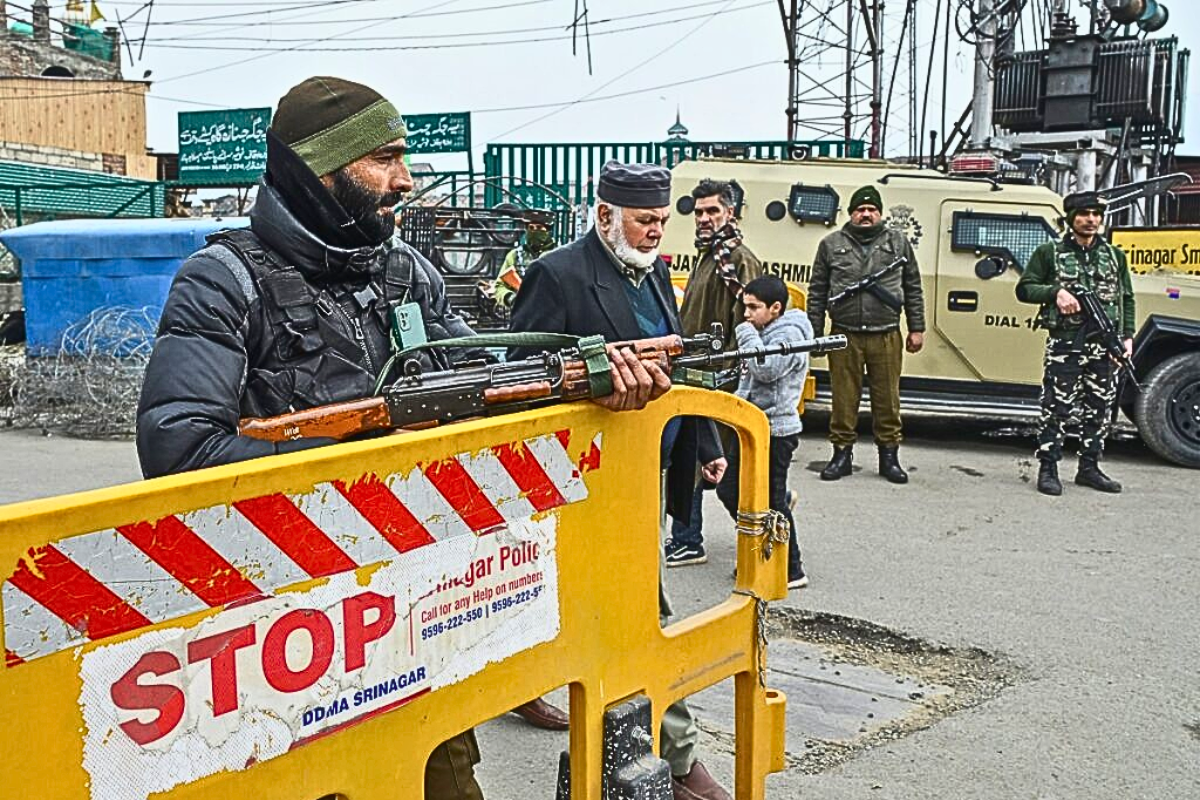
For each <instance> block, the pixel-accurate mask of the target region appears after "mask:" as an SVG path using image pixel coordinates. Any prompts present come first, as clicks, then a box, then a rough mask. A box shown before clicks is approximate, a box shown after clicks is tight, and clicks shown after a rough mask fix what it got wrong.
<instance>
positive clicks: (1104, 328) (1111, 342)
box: [1065, 286, 1142, 392]
mask: <svg viewBox="0 0 1200 800" xmlns="http://www.w3.org/2000/svg"><path fill="white" fill-rule="evenodd" d="M1065 288H1066V290H1067V291H1068V292H1070V293H1071V294H1072V295H1074V297H1075V299H1076V300H1078V301H1079V313H1080V314H1082V315H1083V334H1084V336H1087V337H1088V338H1092V337H1095V339H1096V340H1097V341H1099V342H1100V346H1101V347H1103V348H1104V352H1106V353H1108V355H1109V357H1110V358H1111V359H1112V360H1113V361H1115V362H1116V363H1117V366H1118V368H1119V369H1120V371H1121V372H1124V373H1125V380H1127V381H1129V385H1130V386H1132V387H1133V388H1134V389H1135V390H1137V391H1139V392H1140V391H1141V390H1142V386H1141V384H1139V383H1138V380H1137V374H1136V373H1135V372H1134V367H1133V359H1131V358H1130V357H1129V356H1127V355H1126V354H1125V342H1124V341H1123V340H1122V339H1121V333H1120V331H1118V330H1117V326H1116V325H1113V321H1112V320H1111V319H1109V317H1108V313H1107V312H1106V311H1105V310H1104V304H1103V303H1101V302H1100V298H1099V297H1097V296H1096V293H1095V292H1094V291H1092V290H1091V289H1085V288H1084V287H1082V286H1067V287H1065Z"/></svg>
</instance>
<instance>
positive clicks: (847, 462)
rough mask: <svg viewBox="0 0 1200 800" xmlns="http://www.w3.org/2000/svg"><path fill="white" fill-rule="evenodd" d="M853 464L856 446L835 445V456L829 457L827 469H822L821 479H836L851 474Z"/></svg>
mask: <svg viewBox="0 0 1200 800" xmlns="http://www.w3.org/2000/svg"><path fill="white" fill-rule="evenodd" d="M853 466H854V448H853V447H835V448H833V458H831V459H829V463H828V464H826V465H825V469H823V470H821V480H823V481H836V480H837V479H838V478H844V477H846V476H847V475H849V474H850V470H851V468H852V467H853Z"/></svg>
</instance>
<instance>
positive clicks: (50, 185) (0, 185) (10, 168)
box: [0, 161, 166, 222]
mask: <svg viewBox="0 0 1200 800" xmlns="http://www.w3.org/2000/svg"><path fill="white" fill-rule="evenodd" d="M165 192H166V190H165V188H164V186H163V185H162V184H161V183H155V182H154V181H143V180H137V179H135V178H126V177H124V176H123V175H108V174H106V173H103V172H90V171H88V170H82V169H69V168H67V167H51V166H43V165H41V164H27V163H24V162H20V161H0V206H3V207H4V211H5V213H6V214H7V215H8V218H9V219H10V220H11V221H14V222H15V221H16V219H17V217H18V216H23V215H25V214H38V215H39V216H45V215H63V216H72V217H161V216H162V215H163V205H164V198H165ZM18 211H19V212H20V214H18Z"/></svg>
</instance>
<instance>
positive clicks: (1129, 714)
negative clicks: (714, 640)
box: [0, 421, 1200, 800]
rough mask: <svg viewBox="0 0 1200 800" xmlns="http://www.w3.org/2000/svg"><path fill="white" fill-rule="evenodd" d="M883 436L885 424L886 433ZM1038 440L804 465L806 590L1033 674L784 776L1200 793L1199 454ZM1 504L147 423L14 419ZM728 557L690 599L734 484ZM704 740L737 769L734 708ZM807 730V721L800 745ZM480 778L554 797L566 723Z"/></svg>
mask: <svg viewBox="0 0 1200 800" xmlns="http://www.w3.org/2000/svg"><path fill="white" fill-rule="evenodd" d="M868 438H869V437H868ZM1031 450H1032V446H1031V444H1030V442H1029V440H1028V439H1023V438H1019V437H993V436H989V435H985V430H984V428H983V427H981V426H979V425H972V424H970V423H964V422H961V421H922V422H919V423H915V424H910V426H909V441H908V442H907V443H906V444H905V445H904V446H903V447H902V448H901V458H902V462H903V463H904V464H905V466H906V467H907V468H908V469H909V471H910V474H911V475H912V482H911V483H910V484H909V485H907V486H903V487H901V486H892V485H890V484H888V483H886V482H885V481H883V479H881V478H879V477H878V476H877V475H876V474H875V472H874V464H873V456H874V453H873V452H872V449H871V448H870V447H869V446H868V447H861V446H860V447H859V449H858V453H857V455H858V457H859V463H860V464H861V466H862V469H861V470H859V471H856V472H855V474H854V475H852V476H851V477H849V478H847V479H844V480H842V481H840V482H837V483H832V484H827V483H822V482H821V481H820V480H819V479H818V477H817V475H816V472H815V470H816V469H817V468H819V465H820V464H821V463H823V461H824V459H826V458H827V456H828V445H827V444H826V443H825V441H824V438H823V435H822V433H821V431H820V430H819V429H818V426H814V425H811V424H810V430H809V431H807V432H806V433H805V435H804V436H803V437H802V441H801V445H800V449H799V451H798V454H797V458H796V463H795V464H794V465H793V470H792V481H791V483H792V486H793V488H795V489H796V490H797V491H798V492H799V494H800V504H799V506H798V508H797V520H798V523H799V524H800V526H801V542H802V548H803V552H804V559H805V564H806V567H807V569H808V572H809V574H810V576H811V579H812V585H811V587H810V588H808V589H805V590H801V591H794V592H793V593H792V596H791V597H790V598H789V599H788V600H787V601H786V604H787V605H790V606H794V607H797V608H803V609H810V610H817V611H825V612H830V613H833V614H838V615H842V616H846V617H853V618H859V619H864V620H870V621H872V622H875V623H878V624H880V625H883V626H886V627H888V628H891V629H894V630H896V631H900V632H903V633H905V634H908V635H910V636H913V637H917V638H920V639H922V640H926V641H928V642H931V643H933V644H944V645H948V646H953V647H961V648H981V649H983V650H985V651H987V652H989V653H992V654H994V655H996V656H997V657H999V658H1001V659H1004V660H1005V661H1006V662H1007V663H1009V664H1011V665H1012V666H1013V667H1014V670H1015V681H1014V683H1013V685H1012V686H1009V687H1007V688H1005V689H1004V690H1003V691H1001V692H1000V693H999V695H998V696H996V697H995V698H993V699H991V700H990V701H988V702H986V703H984V704H982V705H979V706H977V707H975V708H971V709H968V710H966V711H962V712H959V713H957V714H953V715H951V716H949V717H947V718H945V719H941V720H940V721H938V722H937V723H936V724H934V725H932V726H931V727H929V728H928V729H926V730H922V731H919V732H916V733H914V734H912V735H909V736H906V737H904V738H901V739H899V740H896V741H892V742H888V743H887V744H885V745H882V746H877V747H873V748H871V749H868V750H865V751H863V752H861V753H859V754H858V755H856V756H855V757H854V758H852V759H851V760H849V761H847V762H846V763H844V764H842V765H840V766H837V767H835V768H833V769H831V770H828V771H825V772H821V773H818V774H807V773H804V772H802V771H800V770H798V769H792V770H789V771H787V772H785V773H782V774H779V775H775V776H772V777H771V778H770V779H769V784H768V796H770V797H773V798H794V797H800V796H802V795H803V796H805V797H812V798H822V800H841V799H842V798H845V799H847V800H849V798H855V800H858V799H860V798H897V799H900V798H904V800H914V799H915V798H939V799H941V798H994V799H996V800H1006V799H1008V798H1012V800H1028V799H1030V798H1038V799H1039V800H1059V799H1061V798H1081V799H1082V798H1089V799H1092V798H1114V800H1115V799H1117V798H1120V799H1121V800H1124V799H1125V798H1155V799H1158V798H1179V800H1191V798H1196V797H1200V674H1198V670H1197V664H1198V663H1200V599H1198V598H1197V589H1198V587H1200V513H1198V512H1200V472H1197V471H1188V470H1183V469H1179V468H1175V467H1171V466H1169V465H1166V464H1165V463H1163V462H1161V461H1159V460H1158V459H1157V458H1156V457H1155V456H1153V455H1152V454H1150V453H1149V452H1148V451H1147V450H1146V449H1145V448H1144V447H1142V446H1141V444H1140V443H1137V442H1127V443H1120V444H1117V445H1115V446H1113V447H1112V448H1111V450H1110V457H1109V459H1108V461H1107V462H1106V468H1107V469H1109V471H1110V473H1111V474H1112V475H1113V476H1114V477H1116V478H1118V479H1119V480H1121V481H1122V483H1124V484H1125V488H1126V491H1125V493H1124V494H1122V495H1118V496H1106V495H1100V494H1097V493H1095V492H1092V491H1090V490H1087V489H1084V488H1081V487H1076V486H1075V485H1074V484H1071V483H1069V479H1070V477H1071V476H1072V474H1073V465H1069V466H1067V467H1066V469H1065V470H1064V473H1065V476H1066V478H1067V479H1068V483H1067V487H1066V489H1067V491H1066V494H1065V495H1064V496H1063V497H1061V498H1046V497H1041V496H1040V495H1038V494H1037V493H1036V492H1035V491H1034V489H1033V486H1032V480H1033V478H1034V477H1035V475H1036V464H1035V463H1033V462H1032V460H1031V457H1030V455H1031ZM0 453H2V454H3V458H2V459H0V464H2V465H3V466H2V467H0V502H12V501H15V500H19V499H26V498H31V497H37V496H46V495H52V494H58V493H64V492H68V491H74V490H79V489H84V488H90V487H95V486H103V485H109V484H112V483H119V482H123V481H126V480H135V479H137V478H138V477H139V476H138V471H137V466H136V459H135V456H134V452H133V446H132V444H131V443H129V442H83V441H78V440H72V439H64V438H57V437H51V438H46V437H42V436H40V435H36V434H32V433H26V432H14V431H5V432H3V433H0ZM706 511H707V512H708V516H709V520H710V524H709V526H708V530H707V535H708V545H709V554H710V560H709V563H708V564H705V565H700V566H693V567H687V568H682V569H675V570H670V571H669V573H668V581H669V585H670V589H671V592H672V595H673V598H674V600H675V602H676V606H677V610H680V611H681V612H682V613H683V614H686V613H694V612H695V611H697V610H699V609H701V608H704V607H706V606H708V605H712V604H715V603H716V602H719V600H720V599H721V597H722V596H723V593H724V592H725V591H726V587H728V586H729V585H730V584H731V581H730V575H729V573H730V569H731V565H732V554H733V546H734V543H733V536H732V533H731V531H730V526H729V523H728V522H727V521H726V519H725V518H724V516H723V513H719V507H718V506H717V505H716V503H715V500H713V499H711V498H710V499H709V501H708V505H707V507H706ZM704 727H705V729H706V733H705V734H704V737H703V740H702V747H703V748H704V753H703V758H704V759H705V761H706V763H708V764H709V765H710V766H711V767H712V771H713V772H714V773H715V774H717V775H718V776H719V777H722V778H724V779H726V780H727V779H728V777H729V775H730V770H731V767H732V759H731V756H730V754H729V752H728V745H727V739H726V738H725V737H724V736H723V735H722V734H723V731H722V730H720V727H721V723H720V722H712V721H711V720H710V721H706V724H705V726H704ZM804 736H805V732H804V731H803V730H795V729H793V730H789V750H790V751H795V750H797V749H798V748H802V743H803V739H804ZM480 739H481V744H482V748H483V751H484V764H483V765H482V767H481V776H482V781H483V783H484V786H485V789H486V790H487V791H488V796H489V798H491V800H495V799H496V798H515V797H521V798H535V797H541V798H547V799H548V798H550V797H552V796H553V780H554V778H553V772H554V769H555V765H556V763H557V751H558V750H559V749H561V748H562V747H563V746H565V741H566V740H565V737H564V736H563V735H562V734H551V733H545V732H541V731H535V730H532V729H530V728H527V727H525V726H524V725H523V723H521V722H519V721H518V720H517V719H516V718H515V717H512V716H509V717H506V718H502V719H499V720H496V721H493V722H492V723H489V724H488V725H485V726H483V728H482V730H481V732H480Z"/></svg>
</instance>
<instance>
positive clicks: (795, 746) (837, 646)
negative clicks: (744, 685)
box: [688, 608, 1018, 773]
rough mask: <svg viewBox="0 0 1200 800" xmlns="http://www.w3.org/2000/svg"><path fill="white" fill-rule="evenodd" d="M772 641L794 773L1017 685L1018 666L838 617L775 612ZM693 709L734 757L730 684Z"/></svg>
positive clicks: (696, 698)
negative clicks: (785, 696)
mask: <svg viewBox="0 0 1200 800" xmlns="http://www.w3.org/2000/svg"><path fill="white" fill-rule="evenodd" d="M768 635H769V637H770V646H769V649H768V666H767V673H768V674H767V685H768V686H770V687H771V688H773V689H779V690H781V691H783V692H784V693H785V694H786V695H787V732H788V735H787V760H788V766H789V767H791V768H795V769H799V770H801V771H803V772H807V773H816V772H822V771H824V770H827V769H830V768H832V767H835V766H837V765H838V764H841V763H843V762H845V761H847V760H849V759H851V758H853V757H854V756H855V755H856V754H858V753H859V752H862V751H864V750H868V749H870V748H872V747H875V746H878V745H880V744H883V743H886V742H890V741H894V740H896V739H900V738H903V737H905V736H907V735H909V734H911V733H914V732H916V731H919V730H924V729H925V728H928V727H930V726H932V725H934V724H936V723H937V722H938V721H939V720H941V719H944V718H946V717H948V716H950V715H952V714H954V713H956V712H959V711H962V710H964V709H967V708H972V707H974V706H977V705H979V704H980V703H983V702H986V701H987V700H989V699H991V698H993V697H995V696H996V695H997V694H999V692H1000V691H1001V690H1003V689H1004V688H1005V687H1006V686H1010V685H1012V684H1013V683H1014V682H1015V680H1016V679H1017V677H1018V670H1017V669H1016V667H1015V666H1013V665H1012V664H1010V663H1008V662H1006V661H1005V660H1004V659H1002V658H1000V657H997V656H995V655H992V654H990V653H987V652H985V651H983V650H980V649H977V648H956V647H947V646H944V645H939V644H935V643H932V642H927V641H924V640H921V639H917V638H914V637H911V636H907V635H905V634H901V633H897V632H895V631H892V630H889V629H887V628H884V627H882V626H879V625H875V624H874V623H871V622H866V621H864V620H857V619H852V618H849V617H841V616H837V615H834V614H824V613H816V612H807V611H802V610H798V609H789V608H779V609H772V611H771V617H770V622H769V625H768ZM688 702H689V704H690V705H691V706H692V707H693V709H694V710H695V712H696V717H697V720H698V722H699V723H700V725H701V727H702V728H703V729H704V730H705V731H706V732H707V733H708V734H710V735H711V736H712V737H713V738H714V739H715V740H717V741H718V742H720V743H721V744H723V745H725V746H726V747H727V749H728V750H729V751H730V752H732V749H733V743H734V740H733V736H732V730H733V725H732V722H733V720H732V709H733V687H732V684H731V682H730V681H725V682H723V683H721V684H718V685H716V686H713V687H711V688H709V689H706V690H705V691H703V692H700V693H698V694H696V695H693V696H692V697H691V698H689V700H688ZM726 717H728V718H726Z"/></svg>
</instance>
